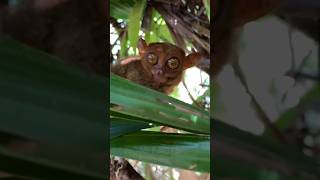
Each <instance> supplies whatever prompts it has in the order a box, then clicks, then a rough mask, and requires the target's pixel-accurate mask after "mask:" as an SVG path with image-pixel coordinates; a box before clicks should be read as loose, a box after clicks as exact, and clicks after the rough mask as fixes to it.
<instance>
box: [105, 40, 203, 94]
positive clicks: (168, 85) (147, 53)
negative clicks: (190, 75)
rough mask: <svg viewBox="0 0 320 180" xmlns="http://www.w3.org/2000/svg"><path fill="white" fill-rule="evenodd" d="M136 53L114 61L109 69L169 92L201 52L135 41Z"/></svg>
mask: <svg viewBox="0 0 320 180" xmlns="http://www.w3.org/2000/svg"><path fill="white" fill-rule="evenodd" d="M138 49H139V56H135V57H128V58H126V59H124V60H122V61H120V62H117V63H116V64H114V65H111V72H113V73H114V74H116V75H119V76H121V77H124V78H126V79H129V80H131V81H133V82H136V83H138V84H141V85H144V86H147V87H150V88H152V89H154V90H157V91H160V92H163V93H165V94H170V93H171V92H172V91H173V90H174V88H175V87H176V86H177V85H178V84H179V83H180V82H181V80H182V77H183V72H184V70H186V69H188V68H190V67H193V66H195V65H196V64H197V63H198V62H199V61H200V60H201V59H202V55H201V53H197V52H195V53H191V54H189V55H187V56H186V55H185V52H184V51H183V50H182V49H180V48H179V47H177V46H175V45H173V44H170V43H151V44H149V45H148V44H147V43H146V42H145V41H144V40H143V39H140V40H139V42H138Z"/></svg>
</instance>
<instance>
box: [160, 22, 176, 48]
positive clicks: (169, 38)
mask: <svg viewBox="0 0 320 180" xmlns="http://www.w3.org/2000/svg"><path fill="white" fill-rule="evenodd" d="M158 28H159V30H158V32H159V33H160V36H161V37H162V38H163V39H165V40H166V41H168V42H170V43H172V44H174V41H173V39H172V36H171V33H170V31H169V29H168V26H167V24H162V25H159V27H158Z"/></svg>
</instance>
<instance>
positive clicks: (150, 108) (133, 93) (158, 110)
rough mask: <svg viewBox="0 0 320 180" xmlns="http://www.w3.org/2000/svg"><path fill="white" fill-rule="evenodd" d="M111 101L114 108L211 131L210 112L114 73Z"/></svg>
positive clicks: (149, 118) (184, 128) (150, 119)
mask: <svg viewBox="0 0 320 180" xmlns="http://www.w3.org/2000/svg"><path fill="white" fill-rule="evenodd" d="M110 80H111V87H110V91H111V92H110V102H111V103H113V104H116V105H118V106H116V107H113V108H111V110H113V111H115V112H121V113H124V114H128V115H132V116H137V117H140V118H143V119H146V120H148V121H149V122H151V123H152V122H156V123H159V124H163V125H168V126H172V127H176V128H178V129H183V130H186V131H191V132H197V133H206V134H209V133H210V122H209V113H208V112H206V111H204V110H201V109H198V108H196V107H194V106H192V105H189V104H186V103H184V102H181V101H179V100H177V99H174V98H172V97H168V96H166V95H165V94H163V93H160V92H157V91H154V90H151V89H149V88H146V87H144V86H141V85H138V84H135V83H133V82H130V81H128V80H126V79H123V78H121V77H118V76H115V75H112V74H111V78H110Z"/></svg>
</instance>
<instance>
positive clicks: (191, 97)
mask: <svg viewBox="0 0 320 180" xmlns="http://www.w3.org/2000/svg"><path fill="white" fill-rule="evenodd" d="M182 84H183V86H184V88H185V89H186V90H187V92H188V95H189V97H190V99H191V100H192V101H193V103H194V104H195V105H197V106H198V107H199V108H202V107H201V105H200V104H199V103H198V102H197V101H196V100H195V99H194V97H193V96H192V94H191V93H190V91H189V89H188V87H187V84H186V82H185V80H184V79H183V80H182Z"/></svg>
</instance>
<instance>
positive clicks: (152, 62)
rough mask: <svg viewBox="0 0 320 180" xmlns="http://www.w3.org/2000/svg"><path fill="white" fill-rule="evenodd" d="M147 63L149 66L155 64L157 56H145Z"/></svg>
mask: <svg viewBox="0 0 320 180" xmlns="http://www.w3.org/2000/svg"><path fill="white" fill-rule="evenodd" d="M147 61H148V62H149V63H150V64H152V65H154V64H157V62H158V58H157V56H156V55H155V54H152V53H150V54H148V55H147Z"/></svg>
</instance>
